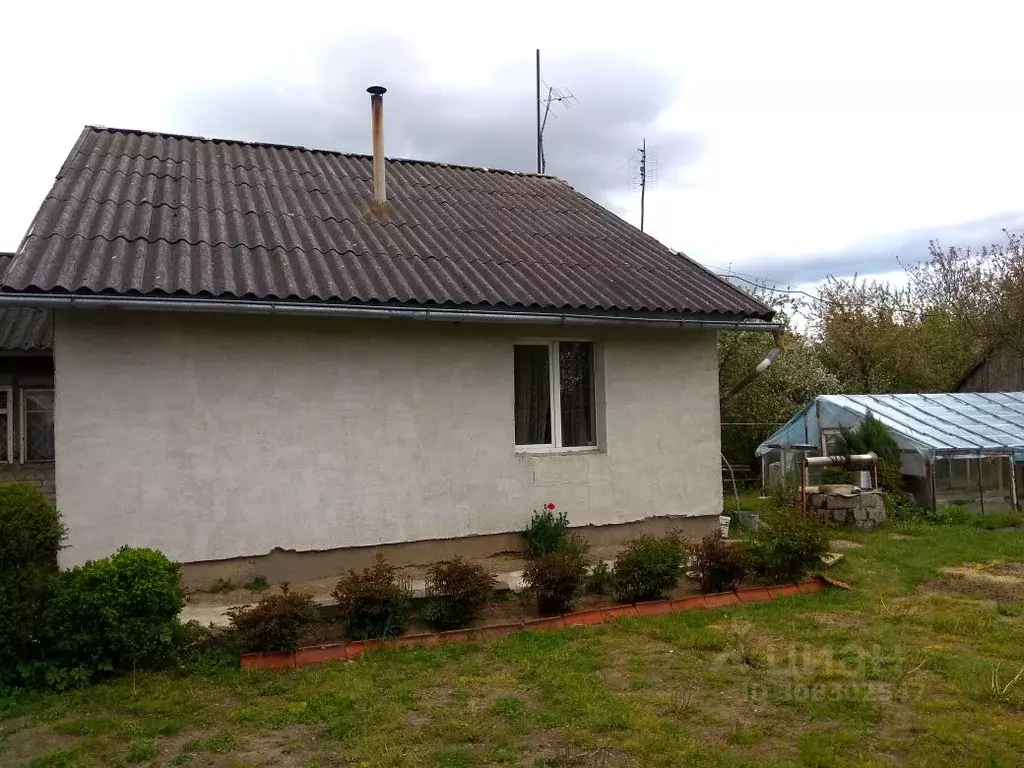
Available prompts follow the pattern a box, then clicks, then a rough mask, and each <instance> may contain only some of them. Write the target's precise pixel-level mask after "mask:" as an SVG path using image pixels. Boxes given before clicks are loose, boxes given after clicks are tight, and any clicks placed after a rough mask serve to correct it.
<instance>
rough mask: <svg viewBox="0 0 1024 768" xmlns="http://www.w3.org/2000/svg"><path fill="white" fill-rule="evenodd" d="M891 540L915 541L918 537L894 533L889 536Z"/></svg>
mask: <svg viewBox="0 0 1024 768" xmlns="http://www.w3.org/2000/svg"><path fill="white" fill-rule="evenodd" d="M889 538H890V539H896V541H913V540H914V539H916V538H917V536H907V534H905V533H893V534H890V535H889Z"/></svg>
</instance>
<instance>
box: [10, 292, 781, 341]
mask: <svg viewBox="0 0 1024 768" xmlns="http://www.w3.org/2000/svg"><path fill="white" fill-rule="evenodd" d="M5 306H8V307H37V308H39V309H128V310H151V311H162V310H175V311H181V312H234V313H240V314H256V315H298V316H316V317H329V316H338V317H360V318H369V319H385V320H395V319H408V320H425V321H433V322H455V323H529V324H534V325H572V326H628V327H648V328H681V329H693V330H702V331H762V332H772V333H773V332H775V331H777V330H778V329H779V325H778V323H770V322H764V321H750V322H748V321H743V320H697V319H693V320H691V319H674V318H662V317H629V316H619V315H588V314H583V313H574V312H536V311H524V312H515V311H496V310H487V309H481V310H465V309H448V308H445V307H431V308H429V309H428V308H423V307H403V306H397V307H386V306H363V305H353V304H330V303H326V302H325V303H311V302H302V301H276V300H266V301H260V300H251V299H214V298H210V299H206V298H192V297H190V298H176V297H169V296H147V297H141V296H102V295H87V296H83V295H81V294H39V293H0V307H5Z"/></svg>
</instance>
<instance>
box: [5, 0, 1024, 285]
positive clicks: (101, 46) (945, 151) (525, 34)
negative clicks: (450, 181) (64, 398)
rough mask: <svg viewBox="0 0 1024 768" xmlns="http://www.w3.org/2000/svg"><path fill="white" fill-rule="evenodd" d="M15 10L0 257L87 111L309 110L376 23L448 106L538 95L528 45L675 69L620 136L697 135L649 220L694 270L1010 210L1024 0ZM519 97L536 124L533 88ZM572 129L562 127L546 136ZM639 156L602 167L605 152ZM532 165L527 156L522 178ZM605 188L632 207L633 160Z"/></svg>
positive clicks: (551, 56) (565, 69) (582, 113)
mask: <svg viewBox="0 0 1024 768" xmlns="http://www.w3.org/2000/svg"><path fill="white" fill-rule="evenodd" d="M8 14H9V16H8V19H7V24H6V26H7V28H8V30H9V31H10V32H13V34H9V35H8V37H7V39H6V42H5V45H4V46H3V47H2V48H0V70H2V71H3V72H4V73H5V75H4V78H3V81H2V83H0V103H3V104H4V106H5V112H6V113H7V117H6V119H5V120H4V121H3V122H2V123H0V248H3V249H11V248H14V247H15V246H16V245H17V244H18V242H19V241H20V238H21V236H22V235H23V233H24V231H25V229H26V228H27V226H28V224H29V221H30V220H31V217H32V215H33V214H34V212H35V210H36V208H37V207H38V204H39V202H40V201H41V200H42V197H43V196H44V195H45V193H46V191H47V189H48V188H49V185H50V183H51V182H52V179H53V175H54V173H55V172H56V170H57V169H58V168H59V166H60V164H61V162H63V159H64V157H65V156H66V155H67V153H68V151H69V150H70V148H71V146H72V144H73V142H74V139H75V137H76V136H77V134H78V132H79V131H80V129H81V127H82V125H84V124H85V123H100V124H106V125H117V126H124V127H141V128H149V129H166V130H190V131H194V132H200V133H202V132H203V126H202V125H183V124H182V122H183V116H182V114H181V113H180V112H179V111H178V109H177V108H178V105H180V104H181V103H182V102H183V100H187V99H188V97H189V95H190V94H193V93H197V92H201V91H203V92H210V91H211V90H220V91H224V90H225V89H228V90H229V89H231V88H234V87H238V88H245V89H249V90H252V86H253V84H258V85H260V86H261V87H262V88H264V89H265V90H264V91H263V92H265V93H272V92H275V91H276V92H288V93H289V94H294V93H299V94H301V95H302V97H303V98H304V99H305V100H306V101H308V102H310V103H315V102H316V101H317V99H326V98H332V97H331V96H330V93H331V92H332V91H330V90H328V89H326V88H325V87H324V84H325V82H330V79H331V76H332V73H331V72H329V71H327V72H325V71H323V70H322V69H321V65H322V61H323V59H322V57H321V56H320V52H321V51H322V50H323V49H324V48H325V47H329V46H334V47H335V48H337V47H338V45H339V43H338V41H340V40H358V39H362V38H366V37H369V36H372V35H379V34H380V33H381V32H387V33H388V34H390V35H393V36H395V38H396V39H400V40H404V41H407V42H409V43H411V44H412V45H413V47H414V49H415V50H416V51H417V52H418V55H419V61H420V66H419V68H418V69H417V70H416V71H410V72H408V73H407V76H408V78H409V79H408V81H407V82H413V81H416V82H421V83H422V82H430V83H434V84H450V86H451V91H450V92H451V94H452V97H453V98H454V97H455V96H456V95H458V98H461V99H465V100H471V99H472V98H473V94H474V93H477V94H479V98H480V103H481V104H486V103H488V99H493V98H494V97H495V94H494V93H491V92H490V90H491V89H493V88H495V87H496V83H498V82H499V80H500V78H499V77H498V75H499V74H501V75H502V76H503V77H504V76H505V74H507V73H508V72H509V71H510V68H511V71H513V72H516V73H519V75H520V76H521V77H522V78H523V80H524V83H525V85H524V88H523V90H522V92H521V93H517V94H515V98H523V99H528V98H529V95H530V93H531V91H532V76H533V72H532V65H533V49H534V48H535V47H538V46H539V47H540V48H541V49H542V50H543V55H544V61H545V64H546V65H547V67H546V69H545V78H546V79H548V80H550V81H551V82H553V83H555V84H559V85H565V86H567V87H569V88H572V87H573V82H572V81H571V80H566V77H568V76H571V66H570V65H569V63H571V62H572V60H573V59H574V57H579V59H580V60H584V56H585V54H593V53H595V52H596V53H598V54H601V53H606V54H610V53H613V54H614V55H615V56H622V57H632V58H639V59H640V60H641V61H643V62H646V63H647V64H648V65H650V66H651V67H653V68H656V69H658V70H660V71H662V72H665V73H668V74H669V75H670V76H671V78H673V79H674V81H675V82H676V83H677V84H678V97H677V98H676V100H675V102H674V103H666V104H664V105H663V112H662V114H661V116H660V118H658V119H656V120H653V121H651V122H650V123H648V124H646V125H643V124H641V125H637V126H636V134H637V135H636V140H635V142H634V144H633V146H635V145H636V144H638V143H639V141H640V139H641V138H642V137H643V136H644V135H647V136H648V137H649V138H651V139H653V140H654V141H656V140H657V137H658V136H659V134H665V133H668V132H672V131H677V132H678V131H683V132H688V133H694V134H697V135H698V136H699V137H700V142H701V146H702V152H701V154H700V156H699V158H698V159H697V160H696V162H693V163H691V164H686V165H678V166H676V167H665V166H664V165H663V166H662V168H661V178H662V184H661V186H660V187H659V188H657V189H655V190H653V191H652V192H651V194H649V195H648V212H647V222H648V227H647V228H648V231H649V232H651V233H652V234H654V235H655V236H657V237H659V238H660V239H662V240H664V241H665V242H666V243H668V244H670V245H672V246H673V247H677V248H680V249H683V250H686V251H687V252H688V253H690V254H691V255H693V256H695V257H696V258H698V259H701V260H704V261H707V262H712V263H715V264H720V265H724V264H727V263H732V264H733V265H734V266H735V267H736V268H737V269H745V270H747V271H759V270H762V269H763V268H764V266H765V262H766V259H769V258H781V257H783V256H786V255H789V256H799V255H801V254H807V255H812V256H821V257H822V258H824V259H825V260H826V261H828V260H829V259H831V258H832V256H833V255H834V258H835V263H836V264H837V265H840V269H845V268H846V265H845V263H844V261H843V260H844V254H847V253H849V252H850V251H851V249H853V250H856V249H858V248H860V249H863V248H864V247H865V244H871V243H874V244H875V245H877V247H878V249H880V251H879V252H882V251H884V250H885V248H886V247H887V245H886V244H890V243H900V242H909V241H908V239H907V233H910V232H914V233H920V232H922V231H929V230H930V229H934V230H935V231H936V233H937V234H938V233H948V232H950V231H955V230H950V229H949V228H950V227H962V226H967V227H971V226H973V225H972V224H971V223H972V222H978V221H979V220H989V219H991V218H992V217H994V216H996V215H998V214H1005V213H1007V212H1014V211H1021V210H1022V209H1024V192H1022V191H1021V184H1020V178H1021V176H1022V171H1024V143H1022V142H1021V141H1020V140H1019V128H1018V126H1019V125H1020V124H1021V123H1022V119H1021V118H1022V115H1021V111H1022V109H1024V108H1022V107H1021V106H1020V103H1019V99H1018V98H1017V95H1018V94H1019V93H1020V92H1021V91H1022V85H1024V68H1022V67H1020V65H1019V61H1018V59H1019V53H1018V50H1019V45H1018V40H1017V36H1018V33H1017V31H1016V30H1018V29H1019V28H1020V23H1021V21H1022V20H1024V8H1019V7H1018V6H1017V5H1015V4H1012V3H1009V2H1007V3H971V4H964V3H924V2H920V3H910V2H905V3H891V2H889V3H858V4H855V5H849V4H847V5H838V4H833V3H820V2H815V3H770V4H769V3H761V2H751V3H746V4H735V3H730V4H711V3H693V4H686V5H682V6H680V4H667V3H666V4H663V5H659V4H644V5H642V6H633V5H628V4H627V5H623V4H617V5H610V4H609V5H604V6H602V5H600V4H588V5H587V6H586V10H583V8H582V6H579V5H577V4H571V5H563V6H559V5H556V4H553V3H545V4H535V5H534V6H533V7H529V4H527V5H524V6H516V7H515V11H514V13H513V12H512V11H510V10H508V11H506V12H505V14H504V15H501V16H497V15H495V14H494V12H493V10H492V8H491V7H490V6H487V5H486V4H483V5H481V4H479V3H472V4H470V3H458V4H451V5H445V6H443V7H439V6H438V5H437V4H427V3H411V2H397V1H396V2H392V3H389V4H387V5H385V6H380V7H367V8H356V7H355V6H352V5H351V4H326V3H325V4H308V3H301V2H291V3H289V4H287V6H286V7H282V5H281V4H280V3H259V2H257V3H246V4H228V3H211V2H206V3H188V2H185V3H175V4H174V5H173V6H167V5H158V6H153V5H150V4H125V5H124V6H123V7H122V8H120V9H119V8H115V7H113V6H112V5H111V4H104V5H103V6H102V9H101V10H98V8H97V6H95V5H70V4H69V5H68V6H67V8H65V9H61V10H60V12H57V11H56V10H55V9H54V8H53V7H51V6H49V5H47V6H28V5H24V4H22V5H20V6H17V7H14V8H12V9H9V10H8ZM381 39H385V38H381ZM353 49H354V50H358V51H359V55H360V56H364V57H367V58H368V59H369V60H370V61H368V62H366V66H364V67H362V68H361V69H364V70H365V69H370V70H372V69H373V65H374V63H377V64H379V65H380V68H381V69H382V70H383V69H387V66H386V65H387V64H388V63H389V62H390V61H391V60H392V56H393V53H394V52H393V51H392V50H389V49H388V47H387V46H386V45H382V46H381V47H380V49H379V50H373V49H371V50H367V49H366V48H365V47H358V46H353ZM368 84H369V83H353V84H352V87H353V88H355V89H356V90H359V91H361V89H362V88H363V87H365V86H366V85H368ZM335 85H337V84H335ZM386 85H389V86H390V87H391V95H390V96H389V98H390V99H401V98H402V82H391V83H386ZM639 85H640V84H638V86H639ZM615 87H617V88H619V87H622V86H621V84H620V83H616V84H615ZM257 92H258V91H257ZM334 92H336V89H334ZM577 95H579V96H580V97H581V103H580V105H579V106H578V107H577V108H576V109H575V113H574V116H573V120H572V121H569V120H566V121H563V122H562V123H560V124H555V125H553V126H552V131H553V132H557V131H560V130H561V131H563V132H564V131H567V130H569V128H571V126H572V124H573V123H574V122H576V121H585V120H586V119H587V115H588V112H587V109H588V101H587V99H586V98H585V94H577ZM591 103H592V104H593V103H594V100H592V101H591ZM467 108H470V109H471V108H472V104H471V103H470V104H467ZM522 109H523V111H524V112H525V113H526V115H527V119H526V120H524V126H529V125H531V124H532V119H531V118H530V115H532V109H533V106H532V103H530V102H529V101H527V100H524V101H523V104H522ZM576 124H578V122H577V123H576ZM599 128H600V126H598V129H599ZM275 138H278V137H275ZM566 140H570V141H571V137H566V136H559V137H557V140H556V137H555V136H553V138H552V145H555V144H556V143H557V141H566ZM529 145H530V141H529V140H527V141H526V142H524V146H525V147H527V148H528V147H529ZM351 149H354V150H360V149H365V147H363V146H359V147H351ZM630 149H632V146H629V145H624V146H623V147H622V148H621V153H619V154H618V155H616V156H612V157H609V158H608V159H607V162H608V163H609V164H612V165H613V166H616V167H617V166H618V165H620V164H621V162H622V159H623V157H624V155H625V154H626V153H627V152H628V151H629V150H630ZM532 163H533V157H532V155H531V154H529V150H528V149H527V154H525V155H524V157H523V160H522V167H523V169H525V170H529V169H530V168H531V166H532ZM557 165H558V164H557V158H552V167H553V168H555V169H557ZM568 180H569V181H570V182H573V179H572V178H570V179H568ZM605 198H606V201H607V202H610V203H611V204H612V205H613V206H615V207H616V209H617V210H619V211H620V212H622V213H623V214H624V215H626V216H627V218H629V219H630V220H632V221H634V222H635V221H637V220H638V218H639V216H638V199H637V198H638V196H637V195H636V194H634V193H632V192H630V190H629V189H628V187H627V184H626V178H625V173H624V172H623V177H622V186H621V189H620V190H615V189H609V190H607V192H606V195H605ZM915 242H916V241H915ZM916 255H918V256H919V255H922V254H916Z"/></svg>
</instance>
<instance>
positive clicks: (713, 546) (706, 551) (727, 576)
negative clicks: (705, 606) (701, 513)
mask: <svg viewBox="0 0 1024 768" xmlns="http://www.w3.org/2000/svg"><path fill="white" fill-rule="evenodd" d="M749 570H750V555H748V554H747V551H746V549H744V548H743V546H742V545H741V544H739V543H738V542H729V541H726V540H725V537H724V536H723V535H722V532H721V531H720V530H715V531H712V532H711V533H709V534H708V535H707V536H705V537H704V538H702V539H701V540H700V541H699V542H697V543H696V544H694V545H693V546H692V547H690V571H689V573H687V576H688V577H689V578H691V579H693V581H695V582H697V584H698V585H699V586H700V591H701V592H704V593H708V592H724V591H726V590H730V589H735V588H736V587H737V586H739V583H740V582H741V581H742V580H743V577H744V576H746V575H747V572H748V571H749Z"/></svg>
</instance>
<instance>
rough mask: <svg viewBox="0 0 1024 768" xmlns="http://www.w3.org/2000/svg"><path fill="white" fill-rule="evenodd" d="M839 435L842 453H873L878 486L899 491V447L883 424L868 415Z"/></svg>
mask: <svg viewBox="0 0 1024 768" xmlns="http://www.w3.org/2000/svg"><path fill="white" fill-rule="evenodd" d="M840 434H841V437H842V441H841V450H842V451H843V453H845V454H848V455H849V454H857V453H874V454H875V455H876V456H878V467H877V469H878V484H879V486H881V487H882V488H884V489H885V490H887V491H899V490H900V485H901V481H902V477H901V475H900V466H901V463H900V446H899V444H898V443H897V442H896V440H895V439H894V438H893V436H892V435H891V434H889V430H888V429H887V428H886V426H885V424H883V423H882V422H880V421H879V420H878V419H876V418H875V417H874V416H872V415H871V414H870V413H869V414H868V415H867V416H865V417H864V420H863V421H862V422H861V423H860V424H858V425H857V426H856V427H853V428H852V429H851V428H849V427H843V428H842V429H841V430H840Z"/></svg>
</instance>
